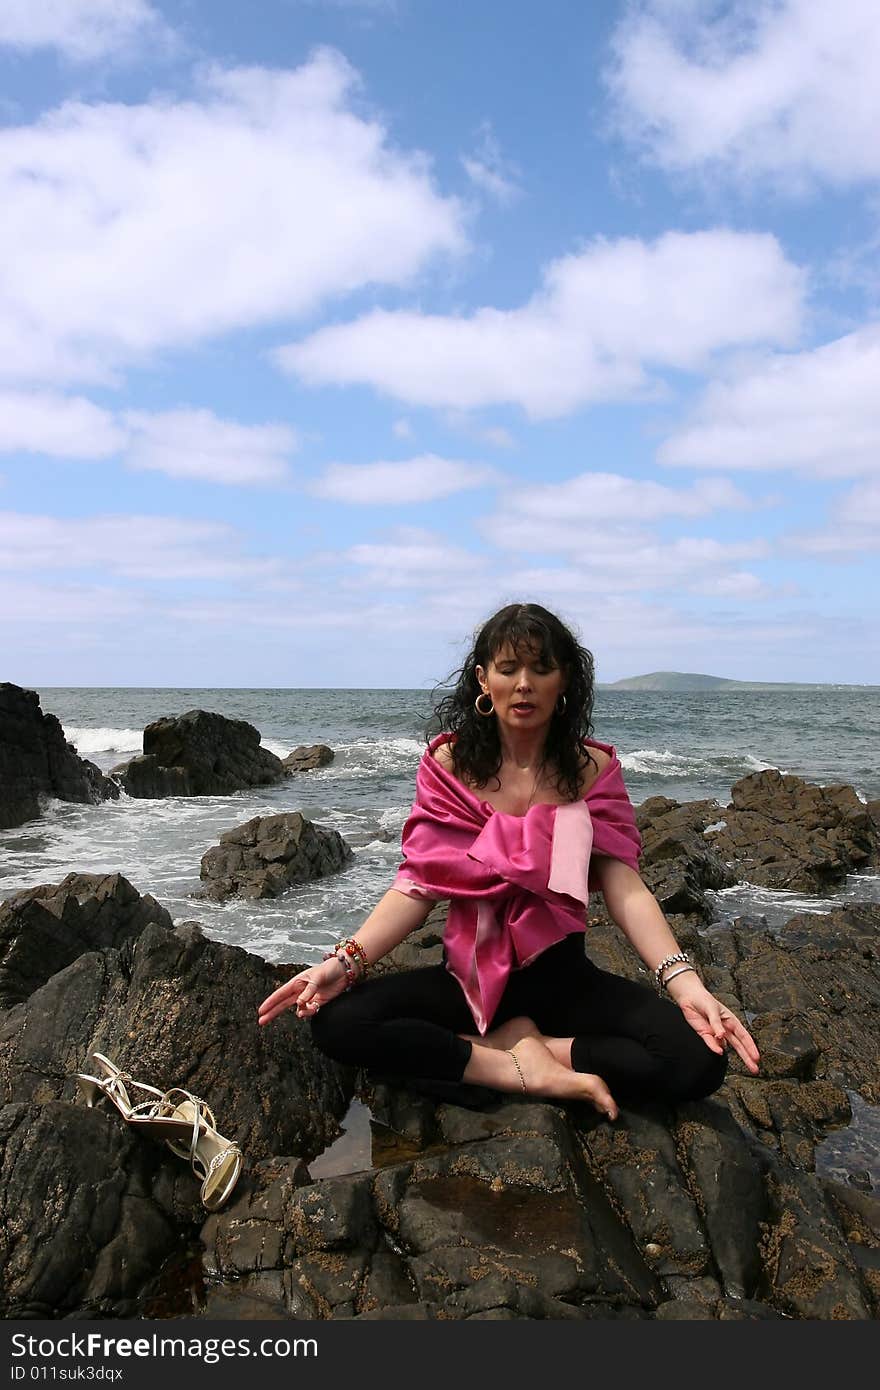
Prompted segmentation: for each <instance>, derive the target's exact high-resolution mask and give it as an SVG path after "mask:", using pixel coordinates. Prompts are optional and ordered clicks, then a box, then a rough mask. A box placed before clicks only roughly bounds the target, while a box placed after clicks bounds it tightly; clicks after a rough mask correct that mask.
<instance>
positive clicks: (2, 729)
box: [0, 681, 119, 830]
mask: <svg viewBox="0 0 880 1390" xmlns="http://www.w3.org/2000/svg"><path fill="white" fill-rule="evenodd" d="M118 796H119V788H118V787H117V786H116V784H115V782H112V781H111V780H110V778H109V777H105V776H104V774H103V773H102V772H101V770H100V769H99V768H98V767H96V766H95V764H94V763H90V762H88V761H87V760H86V759H85V758H81V757H80V756H79V754H78V753H77V751H76V749H75V748H74V746H73V744H72V743H68V742H67V740H66V739H65V737H64V730H63V728H62V727H61V724H60V723H59V721H58V720H57V719H56V717H55V715H54V714H44V713H43V711H42V710H41V709H40V697H39V695H38V694H37V693H36V691H35V690H23V689H22V687H21V686H20V685H12V684H11V683H10V682H9V681H2V682H0V830H5V829H8V828H9V827H11V826H15V825H22V824H24V822H25V821H29V820H34V819H35V818H36V817H37V816H39V815H40V812H41V809H42V807H41V802H42V800H43V799H44V798H49V797H57V798H58V800H59V801H76V802H81V803H84V804H86V805H95V804H97V803H98V802H99V801H106V800H108V799H112V798H114V797H118Z"/></svg>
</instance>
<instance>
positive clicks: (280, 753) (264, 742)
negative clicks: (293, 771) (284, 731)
mask: <svg viewBox="0 0 880 1390" xmlns="http://www.w3.org/2000/svg"><path fill="white" fill-rule="evenodd" d="M299 746H300V745H298V744H296V743H279V742H278V740H277V739H274V738H264V739H261V741H260V747H261V748H265V749H266V752H267V753H274V754H275V757H276V758H286V757H287V755H288V753H292V752H293V750H294V748H297V747H299Z"/></svg>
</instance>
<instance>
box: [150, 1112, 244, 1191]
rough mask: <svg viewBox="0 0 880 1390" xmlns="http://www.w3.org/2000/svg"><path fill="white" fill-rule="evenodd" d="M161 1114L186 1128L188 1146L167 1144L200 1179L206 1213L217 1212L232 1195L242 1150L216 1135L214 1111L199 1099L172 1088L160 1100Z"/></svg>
mask: <svg viewBox="0 0 880 1390" xmlns="http://www.w3.org/2000/svg"><path fill="white" fill-rule="evenodd" d="M159 1109H160V1113H161V1114H162V1115H163V1117H167V1118H168V1119H169V1120H170V1121H171V1122H176V1123H177V1124H178V1125H183V1126H185V1128H186V1131H187V1136H188V1143H181V1142H180V1140H179V1139H178V1138H176V1137H171V1138H169V1139H168V1140H167V1141H166V1142H167V1144H168V1147H169V1149H170V1150H171V1152H172V1153H174V1154H177V1156H178V1158H186V1159H189V1162H190V1165H191V1166H192V1170H193V1172H194V1173H195V1175H196V1177H198V1178H201V1179H202V1187H201V1194H200V1195H201V1199H202V1203H203V1205H204V1206H205V1207H206V1208H207V1209H208V1211H217V1210H218V1209H219V1208H220V1207H222V1206H223V1204H224V1202H227V1201H228V1200H229V1198H230V1196H231V1195H232V1190H233V1188H234V1187H235V1184H236V1183H237V1182H238V1179H239V1175H240V1173H241V1165H242V1154H241V1149H240V1148H239V1147H238V1145H237V1144H236V1143H235V1141H234V1140H231V1139H224V1137H223V1135H222V1134H218V1133H217V1128H216V1121H215V1119H214V1112H213V1111H212V1109H211V1107H210V1106H209V1105H208V1104H207V1102H206V1101H204V1100H202V1098H201V1096H196V1095H193V1093H192V1091H185V1090H184V1089H183V1087H182V1086H172V1088H171V1090H170V1091H166V1092H165V1094H164V1095H163V1097H162V1100H161V1103H160V1106H159Z"/></svg>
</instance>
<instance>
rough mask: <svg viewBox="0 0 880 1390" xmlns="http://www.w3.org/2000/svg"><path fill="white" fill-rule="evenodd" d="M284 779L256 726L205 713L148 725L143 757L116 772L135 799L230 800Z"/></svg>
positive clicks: (182, 716) (172, 717)
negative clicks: (201, 798) (193, 798)
mask: <svg viewBox="0 0 880 1390" xmlns="http://www.w3.org/2000/svg"><path fill="white" fill-rule="evenodd" d="M284 775H285V772H284V767H283V765H282V762H281V759H280V758H276V756H275V754H274V753H270V752H269V751H268V749H266V748H262V747H261V746H260V734H259V730H258V729H255V728H254V726H253V724H248V723H247V722H246V721H245V720H244V719H227V717H226V716H225V715H223V714H214V713H211V712H209V711H207V710H201V709H193V710H189V711H188V712H187V713H186V714H181V715H175V716H171V717H168V718H165V719H157V720H156V721H155V723H153V724H148V725H147V727H146V728H145V729H144V751H143V755H142V756H140V757H137V758H132V759H131V760H130V762H127V763H120V764H119V766H118V767H115V768H114V769H113V776H114V777H115V778H116V779H117V781H118V782H119V784H120V785H121V786H122V787H123V788H124V789H125V791H126V792H127V793H128V795H129V796H135V797H162V796H225V795H228V794H229V793H230V792H237V791H245V790H247V789H248V788H249V787H269V786H272V785H274V784H275V783H276V782H280V781H281V780H282V778H283V777H284Z"/></svg>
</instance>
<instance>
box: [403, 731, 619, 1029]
mask: <svg viewBox="0 0 880 1390" xmlns="http://www.w3.org/2000/svg"><path fill="white" fill-rule="evenodd" d="M450 738H451V736H450V735H449V734H441V735H440V736H439V737H438V738H436V739H434V740H433V742H432V743H431V745H430V746H429V748H428V750H427V752H426V753H425V754H424V755H423V756H422V760H421V762H420V763H419V769H418V772H417V774H416V799H415V803H414V805H413V808H412V812H411V814H410V817H409V819H408V820H407V822H406V825H405V826H404V829H403V842H402V843H403V854H404V862H403V864H402V865H401V867H400V871H399V873H398V875H397V878H396V879H395V882H394V885H393V886H394V887H395V888H396V889H398V890H399V891H400V892H402V893H408V894H410V895H411V896H415V897H429V898H438V899H439V898H449V899H451V902H450V907H449V917H448V919H447V923H446V932H445V936H444V945H445V949H446V965H447V969H448V970H449V971H450V972H451V973H452V974H453V975H454V976H455V978H456V979H457V980H458V982H459V984H460V985H461V987H462V989H463V991H464V995H465V998H466V999H467V1002H468V1005H469V1007H470V1010H471V1013H472V1014H473V1016H474V1021H475V1023H476V1025H477V1028H478V1029H479V1031H480V1033H485V1032H486V1031H487V1029H488V1027H489V1024H490V1023H491V1021H492V1018H493V1016H494V1014H495V1011H496V1009H497V1008H498V1005H499V1003H500V1001H501V996H502V995H503V993H504V989H505V986H506V984H507V979H508V976H509V974H510V972H511V970H519V969H522V967H523V966H526V965H529V964H530V963H531V962H532V961H533V960H534V959H535V957H536V956H539V955H540V954H541V952H542V951H545V950H546V949H547V947H548V946H552V945H554V944H555V943H556V942H557V941H561V940H562V938H563V937H564V936H568V935H569V934H570V933H572V932H581V931H583V930H584V925H585V920H586V908H587V903H588V901H589V889H590V887H591V886H593V885H592V884H591V883H590V857H591V854H608V855H611V856H613V857H614V858H616V859H622V860H623V861H624V863H626V864H629V865H630V866H631V867H632V868H634V869H637V868H638V859H639V851H640V849H641V839H640V837H639V832H638V830H637V828H636V823H635V815H634V812H633V808H632V803H631V802H630V799H629V797H628V796H627V793H626V788H625V786H624V784H623V775H622V773H621V768H620V760H619V759H618V757H617V753H616V752H615V750H614V748H613V747H612V746H611V745H610V744H607V743H598V742H596V741H595V740H593V739H588V740H587V741H586V744H585V746H586V747H587V748H599V749H602V751H603V752H605V753H608V754H609V756H610V759H611V761H610V762H609V763H608V765H607V766H606V767H605V768H603V770H602V771H601V772H600V773H599V776H598V777H597V778H596V780H595V781H594V782H593V784H592V785H591V786H590V788H589V790H588V791H587V794H586V796H585V797H584V799H583V800H582V801H575V802H569V803H568V804H566V805H564V806H547V805H544V804H539V805H537V806H531V807H529V809H528V811H527V812H526V814H525V815H524V816H513V815H509V814H508V813H507V812H503V811H496V810H495V808H494V807H493V806H492V805H491V804H490V803H489V802H488V801H481V800H480V799H479V798H478V797H477V796H476V795H475V793H474V792H472V791H470V790H469V789H468V788H467V787H466V786H465V785H464V783H463V782H460V781H459V780H458V778H457V777H455V776H453V775H452V773H451V772H449V771H447V770H446V769H445V768H444V767H442V766H441V765H440V764H439V763H438V762H437V761H436V759H435V758H434V757H433V756H432V754H433V752H434V750H435V749H436V748H437V747H439V746H440V744H442V743H447V742H449V741H450Z"/></svg>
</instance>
